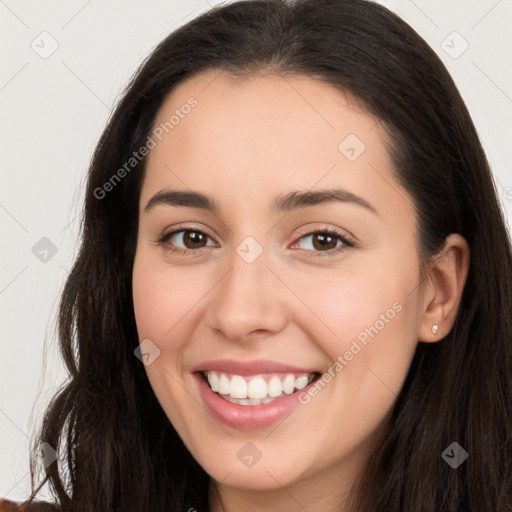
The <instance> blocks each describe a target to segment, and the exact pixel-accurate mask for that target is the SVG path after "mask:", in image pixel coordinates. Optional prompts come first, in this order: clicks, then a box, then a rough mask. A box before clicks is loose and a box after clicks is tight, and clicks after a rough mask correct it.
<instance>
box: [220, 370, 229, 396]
mask: <svg viewBox="0 0 512 512" xmlns="http://www.w3.org/2000/svg"><path fill="white" fill-rule="evenodd" d="M229 391H230V386H229V379H228V378H227V377H226V375H224V374H223V373H221V374H220V379H219V393H220V394H221V395H229Z"/></svg>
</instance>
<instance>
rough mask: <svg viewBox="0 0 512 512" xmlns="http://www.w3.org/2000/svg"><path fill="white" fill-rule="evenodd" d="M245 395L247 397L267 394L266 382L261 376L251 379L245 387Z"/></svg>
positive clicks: (262, 396) (260, 396) (263, 396)
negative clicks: (246, 387)
mask: <svg viewBox="0 0 512 512" xmlns="http://www.w3.org/2000/svg"><path fill="white" fill-rule="evenodd" d="M233 378H234V377H233ZM231 396H233V395H231ZM247 396H248V397H249V398H265V397H266V396H267V383H266V382H265V381H264V380H263V379H262V378H261V377H256V378H255V379H251V380H250V381H249V386H248V389H247Z"/></svg>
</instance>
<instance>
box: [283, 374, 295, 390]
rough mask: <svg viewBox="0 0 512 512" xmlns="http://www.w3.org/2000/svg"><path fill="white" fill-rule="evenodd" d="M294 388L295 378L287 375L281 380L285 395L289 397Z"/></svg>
mask: <svg viewBox="0 0 512 512" xmlns="http://www.w3.org/2000/svg"><path fill="white" fill-rule="evenodd" d="M294 387H295V377H294V376H293V375H287V376H286V377H285V379H284V380H283V391H284V392H285V393H286V394H287V395H291V394H292V393H293V388H294Z"/></svg>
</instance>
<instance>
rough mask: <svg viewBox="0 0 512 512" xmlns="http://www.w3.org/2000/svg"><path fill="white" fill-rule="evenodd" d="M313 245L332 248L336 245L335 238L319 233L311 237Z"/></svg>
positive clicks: (319, 247) (320, 247) (316, 247)
mask: <svg viewBox="0 0 512 512" xmlns="http://www.w3.org/2000/svg"><path fill="white" fill-rule="evenodd" d="M313 245H314V246H315V249H334V248H335V247H336V239H335V238H334V237H333V236H331V235H326V234H322V233H319V234H316V235H315V236H314V237H313Z"/></svg>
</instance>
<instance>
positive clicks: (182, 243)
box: [158, 229, 216, 252]
mask: <svg viewBox="0 0 512 512" xmlns="http://www.w3.org/2000/svg"><path fill="white" fill-rule="evenodd" d="M209 242H211V243H209ZM158 243H159V244H160V245H163V246H165V247H166V249H169V250H171V251H178V252H187V251H194V250H197V249H202V248H203V247H216V244H215V242H213V240H212V239H211V238H210V237H209V236H208V235H207V234H206V233H203V232H202V231H199V230H197V229H180V230H178V231H172V232H171V233H167V234H165V235H163V236H162V237H161V238H160V239H159V240H158Z"/></svg>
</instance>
